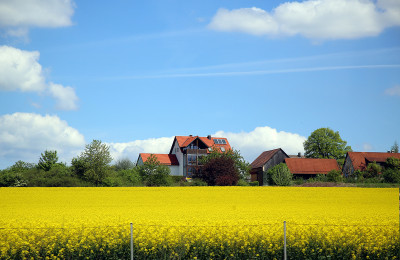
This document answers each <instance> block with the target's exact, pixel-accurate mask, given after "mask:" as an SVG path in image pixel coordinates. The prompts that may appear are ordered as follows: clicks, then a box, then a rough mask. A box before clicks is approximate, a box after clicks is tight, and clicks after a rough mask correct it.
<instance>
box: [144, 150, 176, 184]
mask: <svg viewBox="0 0 400 260" xmlns="http://www.w3.org/2000/svg"><path fill="white" fill-rule="evenodd" d="M138 168H139V173H140V176H141V177H142V179H143V182H144V183H145V185H146V186H170V185H171V184H172V179H171V176H170V172H171V171H170V169H169V168H168V167H167V166H165V165H162V164H161V163H160V161H159V160H158V159H157V157H156V156H155V155H154V154H151V155H150V156H149V158H147V160H146V161H145V162H144V163H143V165H141V166H138Z"/></svg>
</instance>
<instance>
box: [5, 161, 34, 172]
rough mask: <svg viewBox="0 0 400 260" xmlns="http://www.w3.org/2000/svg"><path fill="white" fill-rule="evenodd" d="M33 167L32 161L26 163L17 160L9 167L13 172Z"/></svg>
mask: <svg viewBox="0 0 400 260" xmlns="http://www.w3.org/2000/svg"><path fill="white" fill-rule="evenodd" d="M33 168H35V164H34V163H28V162H24V161H21V160H19V161H18V162H16V163H14V165H12V166H11V167H10V170H11V171H14V172H23V171H27V170H31V169H33Z"/></svg>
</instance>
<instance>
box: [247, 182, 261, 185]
mask: <svg viewBox="0 0 400 260" xmlns="http://www.w3.org/2000/svg"><path fill="white" fill-rule="evenodd" d="M249 184H250V186H260V183H259V182H258V181H252V182H250V183H249Z"/></svg>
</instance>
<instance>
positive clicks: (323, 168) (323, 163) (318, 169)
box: [285, 158, 340, 178]
mask: <svg viewBox="0 0 400 260" xmlns="http://www.w3.org/2000/svg"><path fill="white" fill-rule="evenodd" d="M285 163H286V165H287V167H288V168H289V170H290V172H291V173H292V174H293V175H295V176H298V177H303V178H310V177H315V176H316V175H317V174H327V173H328V172H330V171H332V170H337V171H340V168H339V165H338V163H337V161H336V160H335V159H315V158H286V159H285Z"/></svg>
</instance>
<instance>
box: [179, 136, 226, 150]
mask: <svg viewBox="0 0 400 260" xmlns="http://www.w3.org/2000/svg"><path fill="white" fill-rule="evenodd" d="M175 138H176V140H177V142H178V144H179V147H180V148H184V147H187V146H188V145H190V144H191V143H192V142H193V141H194V140H196V139H197V138H198V139H199V140H201V141H202V142H203V143H204V144H205V145H206V146H207V147H214V146H215V147H218V148H221V147H224V148H225V150H226V151H227V150H231V149H232V148H231V146H230V144H229V142H228V139H226V138H223V137H211V140H210V139H208V138H207V137H201V136H175ZM214 139H223V140H225V142H226V144H215V143H214Z"/></svg>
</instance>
